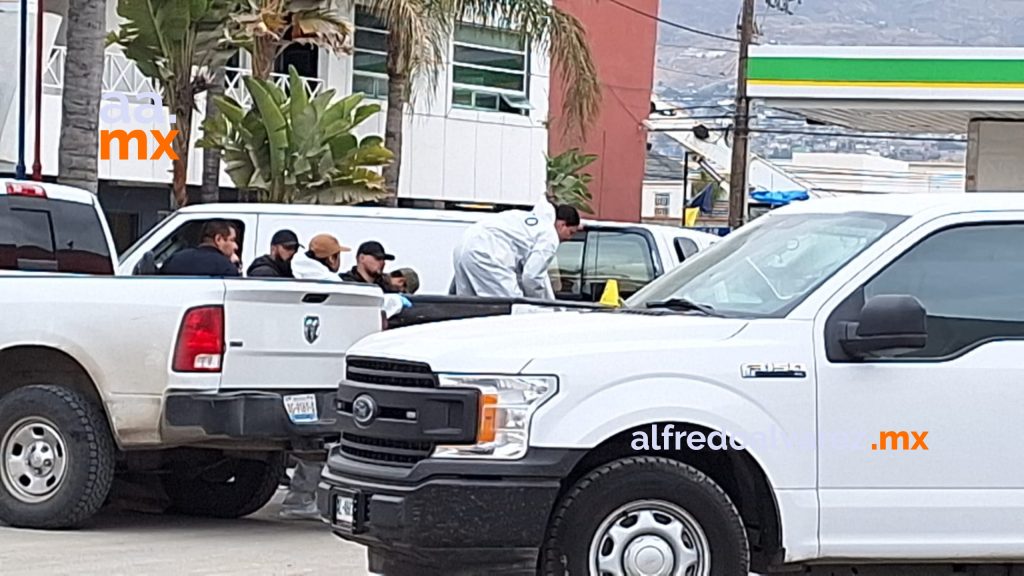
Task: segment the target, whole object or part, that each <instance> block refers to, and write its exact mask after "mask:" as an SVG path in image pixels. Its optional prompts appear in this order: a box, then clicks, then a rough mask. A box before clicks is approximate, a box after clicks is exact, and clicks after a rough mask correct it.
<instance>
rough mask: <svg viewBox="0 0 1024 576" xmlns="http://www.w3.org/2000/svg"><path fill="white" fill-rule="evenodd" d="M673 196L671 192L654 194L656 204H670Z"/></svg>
mask: <svg viewBox="0 0 1024 576" xmlns="http://www.w3.org/2000/svg"><path fill="white" fill-rule="evenodd" d="M671 198H672V196H671V195H670V194H665V193H658V194H655V195H654V205H655V206H668V205H669V200H670V199H671Z"/></svg>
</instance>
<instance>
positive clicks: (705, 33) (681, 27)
mask: <svg viewBox="0 0 1024 576" xmlns="http://www.w3.org/2000/svg"><path fill="white" fill-rule="evenodd" d="M609 1H610V2H611V3H612V4H618V5H619V6H622V7H623V8H625V9H626V10H629V11H630V12H633V13H636V14H639V15H641V16H645V17H647V18H650V19H651V20H654V21H657V22H660V23H662V24H665V25H666V26H671V27H672V28H677V29H679V30H685V31H686V32H689V33H691V34H697V35H698V36H705V37H707V38H715V39H718V40H725V41H726V42H739V40H738V39H736V38H730V37H728V36H722V35H721V34H715V33H714V32H708V31H707V30H701V29H699V28H691V27H689V26H684V25H683V24H680V23H678V22H673V21H672V20H666V19H665V18H662V17H661V16H657V15H655V14H649V13H647V12H644V11H643V10H640V9H638V8H634V7H632V6H630V5H629V4H625V3H623V2H621V1H620V0H609Z"/></svg>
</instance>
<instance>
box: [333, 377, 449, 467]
mask: <svg viewBox="0 0 1024 576" xmlns="http://www.w3.org/2000/svg"><path fill="white" fill-rule="evenodd" d="M345 366H346V374H345V379H346V380H347V381H348V382H352V383H356V384H373V385H377V386H394V387H398V388H436V387H437V386H438V379H437V376H436V375H435V374H434V371H433V369H432V368H431V367H430V365H429V364H424V363H422V362H409V361H405V360H391V359H387V358H364V357H349V358H346V360H345ZM338 407H339V410H340V411H342V412H349V413H350V412H351V410H352V407H351V406H348V405H346V403H344V402H339V406H338ZM380 410H381V417H384V418H390V419H393V420H400V419H402V416H403V415H404V414H405V413H406V410H397V409H396V408H394V407H390V406H381V407H380ZM399 412H400V413H399ZM434 447H435V443H434V442H427V441H409V440H395V439H391V438H375V437H372V436H366V435H363V434H355V433H352V432H344V433H342V435H341V441H340V448H341V452H342V454H344V455H345V456H346V457H347V458H351V459H353V460H360V461H363V462H372V463H377V464H385V465H390V466H406V467H407V466H412V465H414V464H416V463H417V462H419V461H420V460H424V459H426V458H429V457H430V455H431V454H432V453H433V452H434Z"/></svg>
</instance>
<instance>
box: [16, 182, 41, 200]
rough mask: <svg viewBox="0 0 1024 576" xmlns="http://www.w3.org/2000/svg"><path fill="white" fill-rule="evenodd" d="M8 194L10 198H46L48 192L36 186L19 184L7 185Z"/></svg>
mask: <svg viewBox="0 0 1024 576" xmlns="http://www.w3.org/2000/svg"><path fill="white" fill-rule="evenodd" d="M7 194H8V195H10V196H33V197H36V198H46V190H44V189H43V187H42V186H38V185H36V184H20V183H18V182H8V183H7Z"/></svg>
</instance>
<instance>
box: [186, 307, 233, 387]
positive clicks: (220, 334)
mask: <svg viewBox="0 0 1024 576" xmlns="http://www.w3.org/2000/svg"><path fill="white" fill-rule="evenodd" d="M223 358H224V307H223V306H201V307H198V308H192V309H190V310H188V311H187V312H185V317H184V318H183V319H182V320H181V329H180V330H179V331H178V343H177V345H176V346H175V347H174V366H173V370H174V371H175V372H220V369H221V361H222V360H223Z"/></svg>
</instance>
